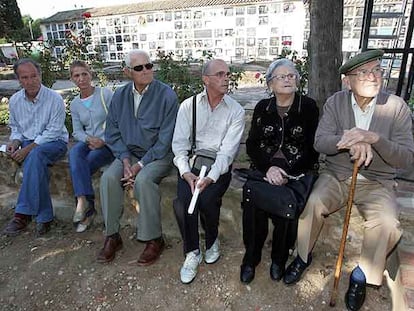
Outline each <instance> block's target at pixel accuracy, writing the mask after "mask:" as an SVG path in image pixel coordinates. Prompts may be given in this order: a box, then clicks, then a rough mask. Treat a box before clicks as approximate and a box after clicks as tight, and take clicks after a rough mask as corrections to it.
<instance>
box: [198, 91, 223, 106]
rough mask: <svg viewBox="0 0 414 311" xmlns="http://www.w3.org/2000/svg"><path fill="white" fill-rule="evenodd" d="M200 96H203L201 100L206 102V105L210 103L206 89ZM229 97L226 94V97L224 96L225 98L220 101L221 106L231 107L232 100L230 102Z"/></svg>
mask: <svg viewBox="0 0 414 311" xmlns="http://www.w3.org/2000/svg"><path fill="white" fill-rule="evenodd" d="M200 95H201V99H202V101H203V102H206V103H208V96H207V90H206V89H205V88H204V90H203V91H202V92H201V93H200ZM229 98H230V97H229V95H227V94H224V96H223V98H222V99H221V101H220V104H221V103H225V104H226V106H230V100H229Z"/></svg>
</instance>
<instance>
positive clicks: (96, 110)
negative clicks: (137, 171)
mask: <svg viewBox="0 0 414 311" xmlns="http://www.w3.org/2000/svg"><path fill="white" fill-rule="evenodd" d="M70 77H71V79H72V81H73V82H74V83H75V84H76V86H77V87H78V88H79V91H80V93H79V95H78V96H76V97H75V98H74V99H73V101H72V102H71V104H70V112H71V115H72V124H73V137H74V138H75V140H77V143H76V144H75V145H74V146H73V147H72V148H71V150H70V152H69V164H70V173H71V177H72V184H73V190H74V193H75V197H76V210H75V213H74V215H73V223H74V225H75V226H76V227H77V228H76V231H77V232H83V231H85V230H86V229H87V227H88V226H89V225H90V224H91V222H92V220H93V217H94V216H95V214H96V210H95V204H94V198H95V194H94V190H93V187H92V178H91V176H92V174H93V173H95V172H96V171H97V170H98V169H99V168H101V167H102V166H104V165H107V164H109V163H111V162H112V161H113V159H114V157H113V155H112V152H111V150H110V149H109V148H108V146H107V145H106V144H105V140H104V131H105V122H106V115H107V113H108V107H109V105H110V103H111V99H112V91H111V90H109V89H107V88H100V87H95V86H93V85H92V72H91V69H90V67H89V65H88V64H87V63H85V62H83V61H74V62H73V63H72V64H71V66H70Z"/></svg>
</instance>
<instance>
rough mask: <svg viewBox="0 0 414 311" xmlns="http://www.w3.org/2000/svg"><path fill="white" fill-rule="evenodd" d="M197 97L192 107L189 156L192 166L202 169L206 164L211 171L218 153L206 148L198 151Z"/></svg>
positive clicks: (194, 97)
mask: <svg viewBox="0 0 414 311" xmlns="http://www.w3.org/2000/svg"><path fill="white" fill-rule="evenodd" d="M196 98H197V97H196V95H194V96H193V107H192V130H191V149H190V151H189V152H188V157H189V158H190V166H191V168H195V169H197V170H199V171H200V170H201V167H202V166H206V167H207V172H209V171H210V169H211V166H212V165H213V164H214V162H216V153H215V152H213V151H210V150H204V149H200V150H197V151H196V128H197V124H196V120H197V119H196Z"/></svg>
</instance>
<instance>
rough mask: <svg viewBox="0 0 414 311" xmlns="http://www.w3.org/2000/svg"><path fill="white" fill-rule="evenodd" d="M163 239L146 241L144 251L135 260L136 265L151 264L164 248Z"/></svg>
mask: <svg viewBox="0 0 414 311" xmlns="http://www.w3.org/2000/svg"><path fill="white" fill-rule="evenodd" d="M164 247H165V243H164V239H163V238H162V237H161V238H158V239H155V240H151V241H148V242H147V245H146V246H145V249H144V251H143V252H142V254H141V256H139V259H138V261H137V264H138V266H149V265H151V264H153V263H154V262H155V261H156V260H157V259H158V258H159V257H160V255H161V253H162V251H163V250H164Z"/></svg>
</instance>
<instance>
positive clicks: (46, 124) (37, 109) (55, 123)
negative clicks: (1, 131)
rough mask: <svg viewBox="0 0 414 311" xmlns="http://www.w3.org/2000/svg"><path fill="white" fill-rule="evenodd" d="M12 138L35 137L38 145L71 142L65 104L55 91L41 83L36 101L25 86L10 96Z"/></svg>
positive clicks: (31, 138)
mask: <svg viewBox="0 0 414 311" xmlns="http://www.w3.org/2000/svg"><path fill="white" fill-rule="evenodd" d="M9 110H10V120H9V127H10V129H11V135H10V140H15V139H17V140H19V141H21V142H23V141H24V140H33V141H34V143H36V144H37V145H41V144H44V143H47V142H51V141H56V140H63V141H65V142H67V141H68V138H69V137H68V131H67V129H66V127H65V116H66V114H65V104H64V102H63V99H62V97H61V96H60V95H59V94H58V93H56V92H55V91H53V90H51V89H49V88H47V87H45V86H43V85H41V87H40V90H39V93H38V94H37V95H36V97H35V99H34V100H33V101H30V100H28V98H27V97H26V93H25V90H24V89H22V90H20V91H18V92H17V93H15V94H14V95H13V96H12V97H10V103H9Z"/></svg>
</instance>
